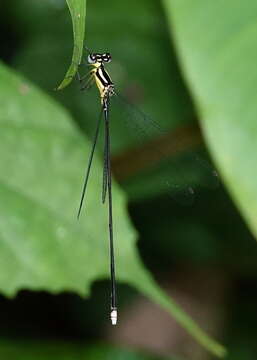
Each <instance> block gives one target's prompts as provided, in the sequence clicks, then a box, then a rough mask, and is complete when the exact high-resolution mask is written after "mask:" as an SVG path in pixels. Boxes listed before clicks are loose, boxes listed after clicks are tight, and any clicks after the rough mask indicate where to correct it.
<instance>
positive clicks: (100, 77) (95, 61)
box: [78, 49, 217, 325]
mask: <svg viewBox="0 0 257 360" xmlns="http://www.w3.org/2000/svg"><path fill="white" fill-rule="evenodd" d="M87 51H88V52H89V55H88V58H87V63H88V64H87V65H89V66H90V67H91V70H90V71H89V72H88V73H87V74H86V75H85V76H82V77H81V76H80V74H79V72H78V78H79V81H80V83H81V90H87V89H89V88H90V87H91V86H92V85H94V84H96V85H97V88H98V90H99V94H100V100H101V112H100V117H99V119H98V121H97V125H96V130H95V135H94V139H93V144H92V148H91V152H90V154H89V160H88V166H87V169H86V174H85V180H84V184H83V189H82V195H81V200H80V204H79V210H78V217H79V216H80V213H81V210H82V206H83V201H84V197H85V193H86V188H87V184H88V179H89V174H90V169H91V165H92V160H93V156H94V152H95V148H96V143H97V140H98V137H99V132H100V125H101V122H102V119H103V120H104V129H105V136H104V164H103V183H102V202H103V203H105V200H106V196H107V195H108V210H109V247H110V275H111V314H110V315H111V321H112V324H114V325H115V324H116V323H117V298H116V281H115V257H114V241H113V214H112V179H111V159H110V155H111V142H110V121H109V111H110V98H111V97H114V98H117V97H119V98H120V99H121V100H122V97H120V95H119V94H118V93H117V92H116V90H115V88H114V84H113V82H112V80H111V77H110V75H109V74H108V72H107V71H106V69H105V64H106V63H109V62H110V61H111V60H112V58H111V55H110V54H109V53H95V52H91V51H89V50H88V49H87ZM122 102H124V101H122ZM124 105H125V107H126V108H127V109H129V112H134V115H132V117H134V118H137V120H138V121H137V120H136V121H135V124H136V125H135V128H134V126H133V125H132V132H133V134H134V133H139V135H140V136H141V137H145V138H147V137H148V138H151V137H152V135H153V133H155V135H156V134H157V136H158V137H160V138H161V139H162V142H163V139H164V137H165V136H166V134H167V133H166V131H164V130H163V129H162V128H161V127H160V126H159V125H158V124H157V123H155V122H154V121H153V120H152V119H150V118H148V117H146V116H145V114H144V113H142V112H141V111H140V110H138V109H135V108H134V107H132V106H131V105H130V104H127V103H126V102H125V103H124ZM130 108H131V109H130ZM131 110H132V111H131ZM131 120H132V119H131ZM142 120H143V122H146V123H147V125H146V126H142ZM129 123H130V126H131V123H132V121H129ZM140 124H141V125H140ZM148 133H149V134H150V136H148ZM173 140H174V139H173ZM165 141H166V140H165ZM176 141H177V139H176V140H175V142H176ZM166 142H167V141H166ZM169 142H170V141H169ZM172 142H173V144H171V145H174V141H172ZM157 145H158V144H157ZM154 146H155V148H156V144H155V145H154ZM166 150H168V151H166ZM169 152H170V146H168V147H167V146H165V151H162V150H160V149H159V150H158V151H156V150H154V152H151V151H150V153H151V157H152V158H153V159H154V158H155V159H157V161H158V159H161V158H162V159H165V158H167V153H169ZM139 153H140V154H139ZM134 155H135V156H133V158H134V160H135V159H137V160H139V162H140V161H141V160H140V155H142V151H141V149H139V152H138V151H137V152H136V154H134ZM195 160H198V162H201V164H202V165H201V167H202V168H205V170H207V172H208V173H210V174H211V178H213V179H216V178H217V173H216V172H215V171H213V169H212V167H210V166H209V165H208V163H207V162H205V161H204V160H202V159H200V158H198V157H195ZM143 161H144V162H146V161H145V159H143ZM141 162H142V161H141ZM194 162H195V161H194ZM134 163H135V161H134ZM127 165H128V164H127V163H126V166H127ZM135 165H136V164H135ZM136 167H137V165H136ZM173 176H176V171H175V172H174V171H173ZM165 183H166V185H167V187H171V186H172V185H173V187H175V188H177V185H175V184H177V183H176V181H175V182H173V183H172V182H170V181H169V180H167V179H166V180H165ZM213 183H216V180H214V181H213ZM211 186H212V187H213V185H211ZM187 192H188V194H192V193H193V189H192V188H191V187H187Z"/></svg>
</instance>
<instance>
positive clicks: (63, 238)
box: [0, 65, 223, 355]
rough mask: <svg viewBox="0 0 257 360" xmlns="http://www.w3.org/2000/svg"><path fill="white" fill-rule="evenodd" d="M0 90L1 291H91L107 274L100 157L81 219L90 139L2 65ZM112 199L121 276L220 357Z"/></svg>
mask: <svg viewBox="0 0 257 360" xmlns="http://www.w3.org/2000/svg"><path fill="white" fill-rule="evenodd" d="M0 93H1V96H0V108H1V113H0V123H1V124H2V131H1V142H0V154H1V155H0V196H1V202H0V289H1V291H2V292H3V293H4V294H6V295H9V296H11V295H14V294H15V293H16V292H17V291H18V290H19V289H33V290H39V289H43V290H48V291H51V292H60V291H64V290H70V291H75V292H77V293H79V294H81V295H88V294H89V289H90V286H91V283H92V281H94V280H96V279H102V278H108V277H109V260H108V232H107V229H108V222H107V208H106V206H103V205H101V180H102V166H101V162H100V161H99V160H98V159H96V161H95V162H94V167H93V169H92V174H91V181H90V183H89V188H88V191H87V199H86V200H87V201H86V208H85V209H84V216H82V217H81V220H80V221H79V222H78V221H77V220H76V211H77V206H78V201H79V198H80V191H81V185H82V179H83V176H84V168H85V162H86V155H87V154H88V153H89V150H90V144H89V143H88V142H86V141H85V139H84V138H83V137H82V136H81V135H80V133H79V132H78V130H77V129H76V128H75V127H74V126H72V122H71V118H70V116H69V115H68V114H67V112H66V111H65V110H64V109H63V108H61V107H60V106H58V105H57V104H56V103H55V102H54V101H53V100H51V99H50V98H48V97H47V96H45V95H44V94H43V93H42V92H40V91H39V90H37V89H35V88H34V87H33V86H32V85H31V84H29V83H28V82H27V81H26V80H24V79H23V78H21V77H19V76H17V75H14V74H13V73H12V72H11V71H10V70H8V69H7V68H6V67H5V66H4V65H1V66H0ZM113 198H114V201H113V203H114V231H115V249H116V261H117V278H118V280H119V281H124V282H126V283H128V284H130V285H132V286H134V287H136V288H137V289H138V290H139V291H140V292H141V293H143V294H145V295H146V296H148V297H149V298H150V299H152V300H153V301H154V302H156V303H157V304H160V305H161V306H162V307H163V308H165V309H166V310H167V311H168V312H169V313H170V314H171V315H173V316H174V318H175V319H176V320H177V321H178V323H179V324H181V325H182V326H183V327H184V328H185V329H187V331H188V332H189V333H190V334H191V335H192V336H193V337H195V339H196V340H197V341H199V342H200V343H201V344H202V345H203V346H205V347H206V349H208V350H209V351H211V352H213V353H214V354H217V355H221V354H222V353H223V348H222V347H221V346H220V345H219V344H217V343H216V342H215V341H214V340H212V339H210V338H209V337H208V336H207V335H206V334H205V333H204V332H203V331H202V330H201V329H200V328H199V327H198V326H197V325H196V324H195V323H194V322H193V320H192V319H191V318H190V317H189V316H188V315H186V314H185V313H184V312H183V311H182V310H181V309H180V308H179V307H178V305H176V304H175V303H174V302H173V301H172V300H171V299H169V297H168V296H167V295H165V293H164V292H163V291H162V290H161V289H160V288H159V287H158V286H157V285H156V283H155V282H154V281H153V279H152V277H151V275H150V274H149V272H148V271H147V270H146V269H145V268H144V267H143V265H142V262H141V260H140V259H139V256H138V253H137V249H136V246H135V235H136V234H135V231H134V230H133V228H132V226H131V224H130V222H129V220H128V216H127V213H126V210H125V208H126V199H125V198H124V196H123V193H122V192H121V191H120V189H119V188H118V186H117V185H115V184H114V191H113Z"/></svg>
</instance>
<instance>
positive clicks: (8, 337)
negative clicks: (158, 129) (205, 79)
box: [0, 0, 257, 360]
mask: <svg viewBox="0 0 257 360" xmlns="http://www.w3.org/2000/svg"><path fill="white" fill-rule="evenodd" d="M0 17H1V21H0V42H1V47H0V55H1V58H2V60H3V61H4V62H5V63H6V64H8V65H10V66H11V67H13V68H14V69H16V70H18V71H19V72H21V73H22V74H23V75H25V76H26V77H27V78H28V79H29V80H31V81H32V82H34V83H35V84H37V85H38V86H39V87H40V88H42V89H43V90H44V91H45V92H47V93H48V94H49V95H50V96H51V97H53V98H55V99H56V100H57V101H58V102H60V103H62V104H63V106H64V107H66V108H67V109H68V110H69V111H70V112H71V114H72V116H73V119H74V121H75V123H76V125H77V126H78V128H79V129H80V130H81V132H83V133H84V134H85V135H86V136H89V137H90V136H91V137H92V132H93V129H94V124H95V121H96V118H97V116H98V113H99V104H98V103H97V101H95V100H94V99H95V97H96V92H95V91H94V90H92V93H90V94H84V93H80V91H79V86H78V84H77V83H76V82H74V83H73V84H72V85H71V86H70V87H68V88H67V89H65V90H63V91H62V92H55V91H54V90H53V89H54V88H55V87H56V86H57V84H58V83H59V82H60V80H61V79H62V77H63V75H64V74H65V71H66V69H67V67H68V64H69V61H70V56H71V52H72V47H73V38H72V28H71V19H70V15H69V12H68V9H67V6H66V4H65V3H64V2H63V1H57V0H47V1H33V0H20V1H9V2H6V3H4V4H2V11H1V14H0ZM86 44H87V46H88V47H90V48H92V49H94V50H96V51H105V50H108V51H110V52H111V53H112V56H113V64H110V67H109V70H110V72H112V74H113V78H114V80H115V81H116V83H117V87H118V88H119V89H120V92H122V93H123V94H125V96H126V99H127V100H128V101H129V102H132V103H134V104H135V105H136V106H137V107H140V109H142V110H143V111H144V112H145V113H146V114H150V116H151V117H152V118H153V119H155V121H157V122H158V123H159V124H161V126H162V127H163V128H165V129H166V130H167V139H168V140H166V141H168V142H172V141H175V148H174V149H173V150H172V151H171V152H170V153H169V154H168V157H169V159H168V160H167V159H166V160H165V159H164V160H163V159H161V161H157V163H155V164H153V165H151V164H150V166H149V165H148V164H147V161H146V163H143V164H141V165H140V168H139V169H138V170H136V171H134V172H133V171H132V173H131V174H130V175H127V174H126V171H125V173H122V172H123V171H124V170H122V164H124V163H125V165H126V166H125V169H126V168H129V164H130V163H131V162H134V161H136V159H135V156H134V153H133V151H132V149H133V148H135V147H137V146H140V147H139V150H140V151H141V152H145V153H146V159H148V158H149V157H150V158H151V157H152V153H151V151H150V152H149V151H148V150H147V144H148V141H149V140H148V139H147V137H146V136H144V135H143V136H141V137H140V139H139V140H137V136H136V137H135V138H134V136H133V134H130V133H129V132H128V131H126V130H124V121H123V120H122V119H123V112H124V118H125V117H126V116H127V115H126V114H125V112H126V111H124V110H122V109H121V110H120V108H119V104H118V105H117V107H115V104H114V109H113V110H112V114H113V117H112V123H113V129H112V133H113V163H114V175H115V177H116V179H117V181H118V182H119V183H120V185H121V187H122V189H123V190H124V192H125V193H126V194H127V197H128V208H129V214H130V217H131V219H132V222H133V224H134V226H135V228H136V229H137V231H138V234H139V241H138V249H139V252H140V256H141V258H142V260H143V262H144V265H145V267H147V268H148V269H150V270H151V272H152V274H153V275H154V277H155V279H156V280H157V281H158V282H159V283H160V284H161V285H162V286H163V287H165V288H166V290H167V291H168V292H170V293H171V294H172V295H173V296H174V297H175V299H176V300H177V301H178V302H179V303H181V304H182V305H183V306H184V308H185V309H186V310H187V311H188V312H189V313H190V314H192V316H193V317H194V318H195V319H196V320H197V321H198V322H199V323H200V324H201V325H202V326H203V328H205V329H206V330H208V331H210V332H211V333H212V334H213V335H215V336H217V337H218V338H219V339H222V341H223V342H224V343H225V344H226V346H227V347H228V349H229V355H228V358H231V359H245V360H247V359H249V360H250V359H254V358H255V357H256V355H257V348H256V347H257V345H256V335H257V334H256V333H257V326H256V320H255V319H256V317H257V310H256V301H257V287H256V271H257V268H256V260H257V247H256V243H255V240H254V239H253V237H252V235H251V234H250V232H249V230H248V229H247V227H246V225H245V223H244V221H243V220H242V218H241V216H240V214H239V212H238V211H237V209H236V208H235V206H234V204H233V202H232V200H231V198H230V196H229V195H228V193H227V191H226V189H225V188H224V186H223V184H222V180H221V179H219V181H217V179H216V177H215V175H213V174H212V171H211V168H212V166H213V167H214V165H208V166H207V167H206V166H205V165H203V164H205V161H207V162H208V164H211V159H210V157H209V155H208V151H207V150H206V148H205V146H204V141H203V139H202V135H201V132H200V129H199V127H198V125H197V123H198V115H197V112H196V110H195V108H194V105H193V102H192V100H191V95H190V93H189V90H188V87H187V85H186V84H185V82H184V80H183V75H182V73H181V67H180V64H179V61H178V58H177V55H176V51H175V49H174V47H173V43H172V40H171V39H170V35H169V31H168V25H167V20H166V16H165V12H164V8H163V7H162V4H161V3H160V2H159V1H154V0H144V1H140V2H139V1H134V0H132V1H129V2H128V3H127V2H119V1H117V0H110V1H108V2H102V1H100V0H98V1H89V2H88V8H87V21H86ZM0 96H1V95H0ZM125 107H126V105H125ZM132 112H133V110H132ZM129 116H130V115H129ZM52 120H53V121H54V120H55V119H52ZM127 121H128V122H129V121H130V119H129V118H128V119H127ZM133 131H134V130H133ZM133 131H132V132H133ZM177 131H180V132H181V133H180V134H181V139H179V140H177V139H176V136H177ZM135 132H136V130H135ZM139 135H142V134H140V130H139ZM142 137H143V139H142ZM192 138H193V140H192V141H191V140H190V139H192ZM183 139H186V141H185V142H184V145H183V146H182V150H181V149H180V147H179V145H176V143H178V144H180V142H183ZM187 139H189V140H188V141H187ZM140 142H142V143H140ZM162 147H163V149H162ZM153 148H158V149H159V148H161V154H163V152H165V144H164V145H163V143H159V144H157V145H156V144H153ZM99 149H100V148H99ZM154 151H156V149H155V150H154ZM158 151H160V150H158ZM198 156H200V157H201V159H204V160H200V161H198V160H197V159H198ZM170 164H171V165H170ZM100 176H101V175H100ZM165 179H168V186H166V185H167V184H165V183H167V181H165ZM174 179H175V180H174ZM191 188H193V189H194V190H193V191H194V196H192V194H191ZM99 206H100V204H99ZM117 221H118V219H117ZM117 241H118V239H117ZM108 291H109V283H108V281H97V282H95V283H93V284H92V293H91V296H90V298H88V299H82V298H80V297H79V296H78V295H74V294H72V293H68V292H63V293H61V294H58V295H51V294H48V293H46V292H30V291H28V290H27V289H24V290H23V291H20V292H19V294H18V295H17V296H16V297H15V299H12V300H9V299H6V298H5V297H2V298H1V302H0V303H1V305H0V311H1V323H0V332H1V337H2V340H1V343H0V354H1V355H2V357H3V358H5V359H8V360H9V359H26V360H27V359H30V358H31V359H32V358H33V359H34V358H35V354H36V356H37V357H39V358H40V356H42V359H43V358H44V359H46V358H47V359H51V358H53V359H59V358H60V359H61V358H62V359H66V358H67V359H75V358H76V359H77V358H78V359H79V358H83V359H84V358H85V359H90V358H92V359H98V358H99V359H100V358H103V359H109V358H110V359H120V358H122V359H123V358H124V359H144V358H146V359H147V358H149V359H151V358H153V359H157V358H159V356H164V357H165V356H168V355H174V356H177V358H179V359H180V358H187V359H205V358H206V359H207V358H208V357H209V355H208V354H206V352H205V351H204V350H202V349H201V348H200V347H199V346H198V345H197V344H195V343H194V342H192V340H191V339H190V338H189V337H187V336H186V335H185V333H184V331H182V330H181V329H178V328H177V326H176V325H175V323H174V322H173V321H172V319H170V318H168V315H167V314H165V313H163V312H162V311H161V310H160V309H158V308H157V307H155V306H153V305H152V304H150V303H149V302H148V301H147V300H146V299H144V298H142V297H141V296H140V295H139V294H138V293H137V292H136V291H135V290H134V289H132V288H131V287H129V286H128V285H125V284H119V294H120V297H119V304H120V308H121V311H122V323H121V325H120V327H118V328H116V329H111V328H110V327H109V326H108V325H107V321H106V307H105V306H103V298H105V296H106V295H105V294H106V293H108ZM99 342H101V345H99ZM42 344H44V345H42ZM92 344H93V345H92ZM95 344H96V345H95ZM106 344H116V345H117V344H118V345H120V346H121V345H123V346H124V349H123V348H121V349H117V348H116V347H112V346H110V345H106ZM15 349H17V352H16V350H15ZM138 349H144V351H146V352H149V354H150V353H152V354H154V355H148V354H147V355H145V354H142V353H141V352H140V351H139V350H138ZM138 351H139V352H138Z"/></svg>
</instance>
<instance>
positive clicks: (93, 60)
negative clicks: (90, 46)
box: [87, 54, 96, 64]
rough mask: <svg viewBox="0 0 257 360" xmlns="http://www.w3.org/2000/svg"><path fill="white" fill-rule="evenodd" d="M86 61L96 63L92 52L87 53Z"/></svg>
mask: <svg viewBox="0 0 257 360" xmlns="http://www.w3.org/2000/svg"><path fill="white" fill-rule="evenodd" d="M87 62H88V63H89V64H95V63H96V56H95V55H94V54H89V55H88V57H87Z"/></svg>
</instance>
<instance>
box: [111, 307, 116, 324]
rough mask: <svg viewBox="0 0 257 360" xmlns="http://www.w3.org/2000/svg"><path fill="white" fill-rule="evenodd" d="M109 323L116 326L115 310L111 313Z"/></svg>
mask: <svg viewBox="0 0 257 360" xmlns="http://www.w3.org/2000/svg"><path fill="white" fill-rule="evenodd" d="M111 321H112V325H116V324H117V310H112V311H111Z"/></svg>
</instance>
